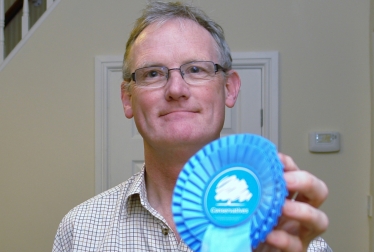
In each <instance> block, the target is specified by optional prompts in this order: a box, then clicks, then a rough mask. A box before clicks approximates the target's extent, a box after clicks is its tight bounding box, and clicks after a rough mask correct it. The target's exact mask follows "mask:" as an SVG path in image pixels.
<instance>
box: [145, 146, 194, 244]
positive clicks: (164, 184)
mask: <svg viewBox="0 0 374 252" xmlns="http://www.w3.org/2000/svg"><path fill="white" fill-rule="evenodd" d="M199 148H200V147H199ZM199 148H195V149H192V148H191V147H189V148H187V147H185V148H183V149H182V148H173V149H168V150H160V149H157V150H155V149H152V148H151V147H150V146H148V145H147V144H146V143H145V144H144V153H145V167H146V170H145V183H146V190H147V197H148V201H149V203H150V205H151V206H152V207H153V208H154V209H155V210H156V211H157V212H158V213H160V214H161V215H162V216H163V217H164V218H165V220H166V222H167V223H168V225H169V227H170V228H172V229H173V231H174V233H175V235H176V236H177V238H178V239H179V235H178V233H177V232H176V228H175V224H174V221H173V215H172V212H171V204H172V196H173V191H174V186H175V183H176V181H177V178H178V175H179V173H180V171H181V170H182V168H183V166H184V165H185V163H186V162H187V161H188V159H189V158H190V157H191V156H192V155H193V154H195V153H196V151H197V150H198V149H199ZM191 150H192V151H191Z"/></svg>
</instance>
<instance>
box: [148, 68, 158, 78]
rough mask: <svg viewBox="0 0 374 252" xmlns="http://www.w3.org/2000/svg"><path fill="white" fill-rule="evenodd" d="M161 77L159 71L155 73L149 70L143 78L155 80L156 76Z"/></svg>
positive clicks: (153, 70)
mask: <svg viewBox="0 0 374 252" xmlns="http://www.w3.org/2000/svg"><path fill="white" fill-rule="evenodd" d="M160 75H162V72H161V71H157V70H155V69H152V70H149V71H147V72H145V73H144V77H145V78H156V77H158V76H160Z"/></svg>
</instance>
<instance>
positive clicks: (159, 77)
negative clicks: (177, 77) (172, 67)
mask: <svg viewBox="0 0 374 252" xmlns="http://www.w3.org/2000/svg"><path fill="white" fill-rule="evenodd" d="M167 74H168V70H167V68H166V67H144V68H139V69H137V70H136V71H135V80H136V84H137V85H138V86H147V87H160V86H163V85H164V84H165V82H166V80H167V78H166V75H167Z"/></svg>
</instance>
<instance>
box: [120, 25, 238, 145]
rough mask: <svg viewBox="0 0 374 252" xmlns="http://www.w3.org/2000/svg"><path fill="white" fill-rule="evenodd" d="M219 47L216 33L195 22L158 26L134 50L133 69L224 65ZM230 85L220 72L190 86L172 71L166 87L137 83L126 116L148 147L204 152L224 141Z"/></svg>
mask: <svg viewBox="0 0 374 252" xmlns="http://www.w3.org/2000/svg"><path fill="white" fill-rule="evenodd" d="M215 45H216V43H215V41H214V39H213V37H212V36H211V35H210V33H209V32H208V31H207V30H205V29H204V28H202V27H201V26H200V25H198V24H197V23H195V22H193V21H191V20H185V19H173V20H169V21H167V22H165V23H164V24H163V25H161V26H160V25H157V24H152V25H150V26H148V27H147V28H146V29H145V30H144V31H143V32H142V33H141V34H140V35H139V37H138V38H137V39H136V41H135V43H134V45H133V47H132V49H131V52H130V55H129V59H131V62H130V65H131V71H132V72H134V71H135V70H136V69H138V68H141V67H146V66H165V67H167V68H179V67H180V66H181V65H182V64H185V63H188V62H191V61H213V62H214V63H219V62H218V53H217V50H216V46H215ZM226 83H227V77H224V75H223V73H222V72H220V71H219V72H217V73H216V75H215V76H214V77H213V79H212V80H210V81H208V82H206V83H204V84H202V85H199V86H194V85H189V84H187V83H186V82H185V81H184V80H183V78H182V77H181V75H180V72H179V71H178V70H174V71H170V75H169V79H168V81H167V83H166V84H165V86H163V87H159V88H144V87H137V86H136V84H135V83H132V87H131V88H130V91H129V92H128V93H127V92H125V93H123V94H122V99H123V103H124V109H125V115H126V117H128V118H131V117H134V120H135V123H136V126H137V128H138V130H139V132H140V134H141V135H142V136H143V138H144V141H145V148H147V146H148V147H152V148H160V147H172V148H175V147H178V146H179V147H180V146H189V145H194V146H198V147H199V148H201V147H202V146H203V145H205V144H207V143H208V142H210V141H212V140H214V139H216V138H218V137H219V134H220V131H221V129H222V126H223V122H224V109H225V103H227V101H226V100H227V96H228V95H227V93H228V92H227V85H226ZM239 85H240V81H239ZM235 99H236V95H235ZM234 102H235V101H234ZM227 105H228V106H230V105H231V106H232V105H233V103H232V104H231V103H230V102H229V104H227Z"/></svg>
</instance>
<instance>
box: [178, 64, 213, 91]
mask: <svg viewBox="0 0 374 252" xmlns="http://www.w3.org/2000/svg"><path fill="white" fill-rule="evenodd" d="M181 71H182V73H183V74H184V80H185V81H186V82H187V83H188V84H191V85H198V84H202V83H204V82H207V81H209V80H211V79H212V78H213V77H214V75H215V73H216V71H215V68H214V63H213V62H210V61H195V62H190V63H187V64H184V65H182V66H181Z"/></svg>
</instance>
